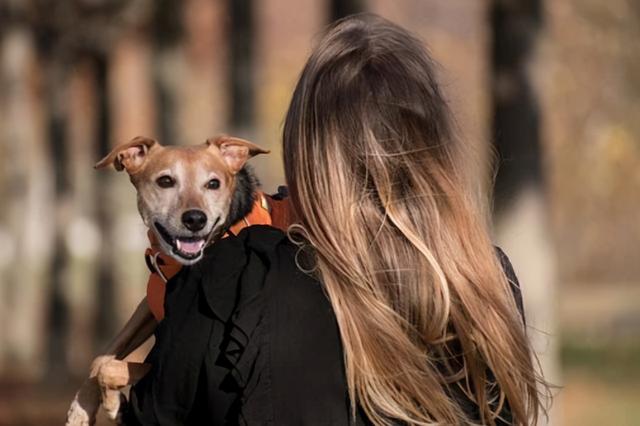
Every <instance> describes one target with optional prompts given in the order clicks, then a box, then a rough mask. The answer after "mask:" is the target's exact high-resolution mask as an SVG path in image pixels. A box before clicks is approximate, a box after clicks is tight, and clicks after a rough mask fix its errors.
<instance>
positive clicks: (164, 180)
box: [156, 175, 176, 188]
mask: <svg viewBox="0 0 640 426" xmlns="http://www.w3.org/2000/svg"><path fill="white" fill-rule="evenodd" d="M156 183H157V184H158V186H159V187H160V188H171V187H172V186H173V185H175V184H176V181H175V180H174V179H173V178H172V177H171V176H166V175H165V176H160V177H159V178H158V179H156Z"/></svg>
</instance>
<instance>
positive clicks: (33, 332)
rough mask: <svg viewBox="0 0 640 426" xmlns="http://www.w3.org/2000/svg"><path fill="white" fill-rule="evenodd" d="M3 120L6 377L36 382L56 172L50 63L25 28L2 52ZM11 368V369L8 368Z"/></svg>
mask: <svg viewBox="0 0 640 426" xmlns="http://www.w3.org/2000/svg"><path fill="white" fill-rule="evenodd" d="M0 63H1V65H2V67H3V68H2V88H1V89H0V90H1V91H2V94H3V96H2V98H1V101H0V102H1V105H0V108H1V112H0V115H2V116H3V120H4V121H5V122H7V123H10V125H9V126H3V127H2V128H1V129H0V132H1V133H0V135H1V136H0V137H1V144H2V146H3V151H4V153H5V154H6V155H7V161H6V167H7V169H6V171H5V176H6V179H7V181H6V182H7V185H8V193H7V194H6V195H7V199H6V200H5V201H6V202H7V203H6V204H5V206H6V207H5V209H6V210H7V212H6V213H5V214H6V216H5V217H6V218H7V222H6V226H7V228H8V233H9V234H10V238H9V239H10V247H11V246H13V247H15V251H14V252H13V253H11V251H12V250H11V249H10V250H8V251H9V253H6V254H7V258H8V259H10V260H9V262H10V263H9V264H8V265H5V266H7V270H6V271H5V273H3V274H2V278H1V279H2V290H3V295H2V296H3V304H4V306H3V316H4V317H3V318H2V322H1V324H0V327H2V330H3V332H2V333H3V334H4V336H5V337H4V342H2V348H3V352H4V361H5V366H6V372H7V373H8V374H10V375H15V376H16V377H26V378H34V377H38V376H39V375H40V374H41V373H42V371H43V367H44V365H43V356H42V355H43V353H44V351H43V349H44V348H43V343H44V342H45V341H46V339H45V336H44V318H45V317H46V303H45V302H46V297H47V294H48V287H49V282H50V264H51V256H52V251H53V222H54V221H55V210H54V202H53V201H54V200H53V196H54V178H55V176H54V174H53V170H52V165H51V155H50V152H49V148H48V139H47V121H46V115H45V111H44V108H43V107H44V105H45V104H46V103H45V102H44V99H43V97H44V91H43V87H42V85H43V83H44V81H43V80H44V77H43V75H42V70H43V68H44V67H43V65H42V64H41V63H40V62H39V61H38V58H37V55H36V50H35V44H34V40H33V38H32V36H31V34H30V32H28V31H27V29H25V28H23V27H21V26H17V25H16V26H11V27H9V28H5V35H4V37H3V40H2V47H1V62H0ZM9 366H10V367H9Z"/></svg>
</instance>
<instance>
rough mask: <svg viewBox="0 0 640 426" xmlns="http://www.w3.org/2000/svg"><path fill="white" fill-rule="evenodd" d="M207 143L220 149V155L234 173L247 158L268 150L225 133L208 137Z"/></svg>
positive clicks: (265, 152)
mask: <svg viewBox="0 0 640 426" xmlns="http://www.w3.org/2000/svg"><path fill="white" fill-rule="evenodd" d="M207 145H209V147H211V148H214V149H218V150H219V151H220V155H222V158H223V159H224V161H225V162H226V163H227V166H229V169H230V170H231V172H232V173H234V174H235V173H238V172H239V171H240V170H241V169H242V168H243V167H244V165H245V163H246V162H247V160H248V159H249V158H251V157H253V156H255V155H258V154H268V153H269V152H270V151H269V150H267V149H263V148H260V147H259V146H258V145H256V144H255V143H253V142H249V141H248V140H245V139H241V138H236V137H233V136H226V135H223V136H218V137H217V138H212V139H208V140H207Z"/></svg>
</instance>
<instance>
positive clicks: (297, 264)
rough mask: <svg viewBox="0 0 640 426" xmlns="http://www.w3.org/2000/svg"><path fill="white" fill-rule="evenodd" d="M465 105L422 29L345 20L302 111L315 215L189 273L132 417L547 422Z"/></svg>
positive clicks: (300, 99)
mask: <svg viewBox="0 0 640 426" xmlns="http://www.w3.org/2000/svg"><path fill="white" fill-rule="evenodd" d="M450 120H451V117H450V112H449V110H448V108H447V105H446V102H445V100H444V99H443V97H442V94H441V92H440V89H439V87H438V84H437V83H436V81H435V77H434V70H433V64H432V62H431V60H430V58H429V56H428V54H427V53H426V51H425V49H424V48H423V46H422V44H421V43H420V42H419V41H418V40H416V39H414V38H413V37H412V36H411V35H410V34H408V33H407V32H406V31H405V30H403V29H401V28H399V27H397V26H395V25H393V24H391V23H389V22H387V21H385V20H383V19H381V18H378V17H375V16H369V15H364V16H355V17H350V18H347V19H344V20H342V21H340V22H338V23H336V24H335V25H334V26H333V27H332V28H330V29H329V30H328V32H327V33H326V34H325V35H324V37H323V38H322V39H321V40H320V42H319V44H318V46H317V47H316V48H315V50H314V51H313V53H312V54H311V57H310V58H309V61H308V62H307V64H306V66H305V68H304V71H303V72H302V75H301V77H300V80H299V82H298V84H297V87H296V90H295V93H294V95H293V99H292V101H291V106H290V108H289V111H288V114H287V118H286V121H285V126H284V147H283V150H284V164H285V172H286V178H287V183H288V185H289V188H290V197H291V202H292V205H293V208H294V211H295V213H296V215H297V217H298V218H299V223H298V224H296V225H294V226H293V227H292V228H291V232H290V235H291V238H288V237H287V236H286V235H285V234H283V233H281V232H280V231H278V230H275V229H273V228H268V227H250V228H248V229H246V230H244V231H243V232H241V233H240V234H239V235H238V236H236V237H230V238H227V239H224V240H222V241H220V242H218V243H216V244H215V245H214V246H212V247H210V248H209V249H208V251H207V256H206V258H205V260H203V261H202V262H200V263H199V264H197V265H195V266H194V267H191V268H185V269H184V270H183V271H182V272H181V273H180V274H179V275H178V276H177V277H176V278H174V283H172V285H170V286H168V288H170V291H169V293H168V294H167V301H166V305H165V309H166V316H165V320H164V321H163V322H161V323H160V326H159V328H158V331H157V332H156V339H157V340H156V346H155V348H154V350H153V351H152V353H151V355H150V359H149V362H150V363H151V364H152V365H153V370H152V371H151V373H150V374H149V375H148V376H146V377H145V378H144V379H143V380H142V381H141V382H140V383H138V384H137V385H136V386H135V387H134V389H133V392H132V398H131V404H130V408H131V409H130V412H129V413H127V418H128V421H129V422H131V423H143V424H147V423H151V424H154V423H161V424H184V423H188V424H238V423H240V424H275V425H289V424H290V425H302V424H309V425H320V424H327V425H343V424H344V425H348V424H376V425H387V424H412V425H413V424H415V425H424V424H435V423H438V424H469V423H483V424H518V425H520V424H529V423H535V422H536V419H537V416H538V413H539V412H540V411H541V399H540V397H539V394H538V392H537V385H538V382H540V383H542V381H541V378H540V376H539V375H538V374H537V373H536V370H535V369H534V367H533V364H532V358H534V355H533V353H532V350H531V348H530V345H529V343H528V340H527V336H526V333H525V326H524V321H523V317H522V316H521V313H522V306H521V299H520V293H519V289H518V287H517V281H516V278H515V276H514V274H513V271H512V269H511V267H510V265H509V262H508V260H507V258H506V256H505V255H504V254H503V253H502V252H500V251H499V250H497V251H496V250H495V249H494V247H493V246H492V245H491V242H490V239H489V237H488V234H487V230H486V228H485V222H484V220H483V218H482V217H481V215H480V214H479V212H478V209H477V208H476V207H474V205H473V203H472V202H471V199H472V198H473V197H472V196H471V194H470V191H469V189H468V188H467V187H466V185H465V180H464V179H463V176H462V175H463V173H462V171H461V170H460V164H461V160H460V158H459V156H460V151H461V149H460V148H459V141H456V140H455V139H454V137H453V135H452V129H451V123H450ZM291 239H293V240H294V241H295V244H294V243H292V242H291ZM514 296H515V297H514Z"/></svg>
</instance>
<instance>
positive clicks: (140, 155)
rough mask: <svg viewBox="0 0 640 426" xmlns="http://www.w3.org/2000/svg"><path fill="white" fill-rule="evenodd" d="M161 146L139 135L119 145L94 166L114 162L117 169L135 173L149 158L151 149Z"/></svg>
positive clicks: (102, 166) (103, 165)
mask: <svg viewBox="0 0 640 426" xmlns="http://www.w3.org/2000/svg"><path fill="white" fill-rule="evenodd" d="M157 146H159V144H158V143H157V142H156V141H155V140H153V139H151V138H147V137H144V136H138V137H135V138H133V139H132V140H131V141H129V142H127V143H124V144H122V145H118V146H117V147H115V148H114V149H113V151H111V152H110V153H109V154H107V156H106V157H104V158H103V159H102V160H100V161H98V162H97V163H96V165H95V166H94V167H95V168H96V169H102V168H104V167H108V166H110V165H112V164H113V167H115V169H116V170H117V171H122V170H126V171H127V173H129V174H131V173H135V172H136V171H138V170H140V168H141V167H142V165H143V164H144V162H145V161H146V159H147V155H148V153H149V151H151V150H152V149H153V148H155V147H157Z"/></svg>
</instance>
